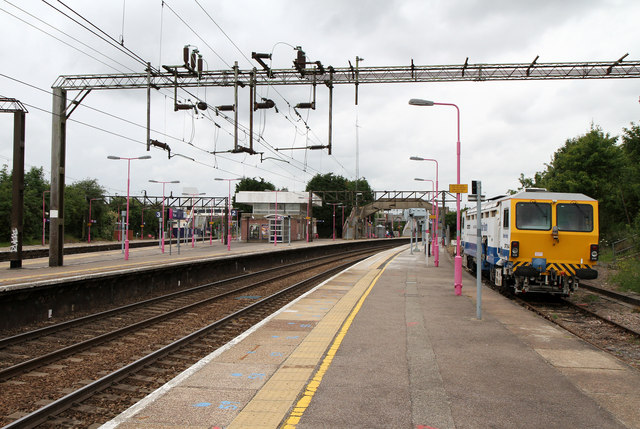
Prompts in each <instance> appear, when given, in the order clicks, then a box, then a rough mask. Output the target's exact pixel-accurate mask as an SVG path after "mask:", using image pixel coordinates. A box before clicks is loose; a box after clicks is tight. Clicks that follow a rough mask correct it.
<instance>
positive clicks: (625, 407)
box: [102, 246, 640, 429]
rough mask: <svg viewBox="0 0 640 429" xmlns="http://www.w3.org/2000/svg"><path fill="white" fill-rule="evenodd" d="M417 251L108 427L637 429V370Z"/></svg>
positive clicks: (229, 348) (342, 277) (348, 281)
mask: <svg viewBox="0 0 640 429" xmlns="http://www.w3.org/2000/svg"><path fill="white" fill-rule="evenodd" d="M463 284H464V287H463V294H462V296H455V294H454V289H453V264H452V261H451V260H450V259H448V258H447V257H446V256H443V257H442V259H441V260H440V267H437V268H436V267H434V266H433V261H429V265H427V264H425V261H424V255H423V254H420V253H414V254H411V253H410V251H409V248H408V246H403V247H402V248H399V249H394V250H388V251H385V252H382V253H380V254H378V255H377V256H375V257H372V258H369V259H367V260H366V261H363V262H361V263H359V264H357V265H355V266H353V267H351V268H350V269H348V270H345V271H343V272H342V273H340V274H338V275H336V276H334V277H333V278H331V279H329V280H327V281H325V282H324V283H322V284H321V285H319V286H318V287H316V288H314V289H313V290H312V291H310V292H308V293H307V294H305V295H304V296H302V297H300V298H299V299H298V300H297V301H295V302H293V303H292V304H290V305H289V306H287V307H286V308H284V309H282V310H281V311H279V312H277V313H276V314H274V315H272V316H270V317H269V318H267V319H266V320H264V321H263V322H261V323H260V324H258V325H257V326H255V327H254V328H253V329H252V330H250V331H249V332H246V333H245V334H243V335H241V336H239V337H238V338H236V339H235V340H233V341H232V342H230V343H229V344H227V345H226V346H225V347H222V348H220V349H218V350H217V351H215V352H213V353H212V354H210V355H209V356H207V357H206V358H205V359H203V360H202V361H201V362H199V363H198V364H196V365H195V366H193V367H192V368H190V369H189V370H187V371H185V372H183V373H182V374H181V375H179V376H178V377H176V378H175V379H173V380H172V381H170V382H169V383H167V384H166V385H165V386H163V387H162V388H160V389H158V390H157V391H155V392H154V393H152V394H151V395H149V396H148V397H146V398H145V399H144V400H142V401H141V402H139V403H138V404H136V405H135V406H133V407H132V408H130V409H129V410H127V411H126V412H124V413H123V414H121V415H120V416H118V417H117V418H115V419H114V420H112V421H111V422H108V423H106V424H105V425H103V426H102V427H103V428H105V429H106V428H114V427H118V428H125V429H126V428H159V427H162V428H277V427H284V428H314V429H315V428H416V429H427V428H438V429H445V428H540V427H551V428H640V413H639V412H638V410H639V409H640V389H638V387H639V386H640V371H638V370H636V369H634V368H632V367H629V366H628V365H626V364H624V363H622V362H621V361H619V360H617V359H616V358H614V357H612V356H611V355H609V354H607V353H606V352H604V351H601V350H599V349H596V348H595V347H593V346H591V345H590V344H588V343H586V342H584V341H582V340H580V339H578V338H576V337H575V336H573V335H572V334H570V333H568V332H566V331H564V330H563V329H561V328H559V327H556V326H555V325H553V324H552V323H551V322H549V321H546V320H544V319H541V318H539V317H538V316H536V315H534V314H533V313H530V312H529V311H527V310H525V309H523V308H521V307H520V306H518V305H517V304H515V303H514V302H512V301H510V300H508V299H507V298H505V297H503V296H502V295H500V294H498V293H496V292H494V291H492V290H490V289H487V288H484V290H483V302H482V308H483V318H482V320H477V318H476V303H475V295H476V291H475V279H473V278H472V277H471V276H468V275H466V273H465V275H464V276H463Z"/></svg>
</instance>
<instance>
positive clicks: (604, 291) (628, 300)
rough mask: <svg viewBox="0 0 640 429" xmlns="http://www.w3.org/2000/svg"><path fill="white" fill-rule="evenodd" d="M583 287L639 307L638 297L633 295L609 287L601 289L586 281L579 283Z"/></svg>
mask: <svg viewBox="0 0 640 429" xmlns="http://www.w3.org/2000/svg"><path fill="white" fill-rule="evenodd" d="M579 287H581V288H583V289H587V290H589V291H591V292H596V293H599V294H600V295H604V296H607V297H609V298H613V299H615V300H617V301H621V302H626V303H627V304H632V305H636V306H639V307H640V299H639V298H636V297H634V296H630V295H626V294H623V293H618V292H615V291H612V290H609V289H603V288H600V287H598V286H593V285H590V284H587V283H580V286H579Z"/></svg>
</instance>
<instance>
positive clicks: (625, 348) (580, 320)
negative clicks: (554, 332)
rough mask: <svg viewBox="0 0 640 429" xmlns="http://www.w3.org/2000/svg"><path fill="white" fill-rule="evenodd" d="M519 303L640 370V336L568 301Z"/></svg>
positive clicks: (550, 300) (522, 300)
mask: <svg viewBox="0 0 640 429" xmlns="http://www.w3.org/2000/svg"><path fill="white" fill-rule="evenodd" d="M528 298H530V297H528ZM516 300H517V301H518V303H519V304H520V305H522V306H524V307H526V308H528V309H530V310H532V311H534V312H536V313H538V314H540V315H541V316H543V317H544V318H546V319H548V320H550V321H552V322H553V323H555V324H557V325H559V326H561V327H562V328H564V329H566V330H567V331H569V332H571V333H572V334H574V335H576V336H578V337H580V338H582V339H583V340H585V341H587V342H589V343H590V344H592V345H594V346H596V347H598V348H599V349H601V350H604V351H607V352H608V353H611V354H613V355H614V356H616V357H618V358H619V359H621V360H622V361H624V362H626V363H628V364H629V365H631V366H633V367H635V368H638V369H640V332H638V331H636V330H634V329H632V328H630V327H628V326H625V325H623V324H620V323H618V322H616V321H614V320H611V319H609V318H607V317H604V316H603V315H601V314H599V313H598V311H594V310H591V309H588V308H585V307H584V306H583V305H581V304H579V303H575V302H573V301H570V300H568V299H564V298H550V297H549V299H546V300H539V299H533V300H532V299H524V298H520V297H518V298H516Z"/></svg>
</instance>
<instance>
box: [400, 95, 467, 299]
mask: <svg viewBox="0 0 640 429" xmlns="http://www.w3.org/2000/svg"><path fill="white" fill-rule="evenodd" d="M409 104H410V105H412V106H452V107H455V108H456V112H457V122H458V141H457V143H456V165H457V168H456V170H457V184H458V185H460V109H459V108H458V106H457V105H455V104H453V103H435V102H433V101H430V100H422V99H420V98H412V99H411V100H409ZM454 267H455V273H454V280H453V282H454V287H455V293H456V295H458V296H460V295H462V256H461V255H460V194H459V193H456V257H455V261H454Z"/></svg>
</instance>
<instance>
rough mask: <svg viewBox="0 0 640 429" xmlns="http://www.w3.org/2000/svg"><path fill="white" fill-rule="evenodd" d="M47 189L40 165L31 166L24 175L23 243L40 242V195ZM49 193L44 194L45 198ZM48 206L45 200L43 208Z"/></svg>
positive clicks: (46, 182) (47, 185)
mask: <svg viewBox="0 0 640 429" xmlns="http://www.w3.org/2000/svg"><path fill="white" fill-rule="evenodd" d="M47 190H49V182H48V181H47V180H45V178H44V172H43V170H42V167H40V168H36V167H31V168H30V169H29V171H27V172H26V173H25V175H24V233H23V237H24V238H23V239H24V242H25V243H28V242H41V237H42V195H43V192H44V191H47ZM48 196H49V194H46V196H45V198H46V199H48V198H47V197H48ZM46 207H48V204H47V201H46V200H45V208H46Z"/></svg>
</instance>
